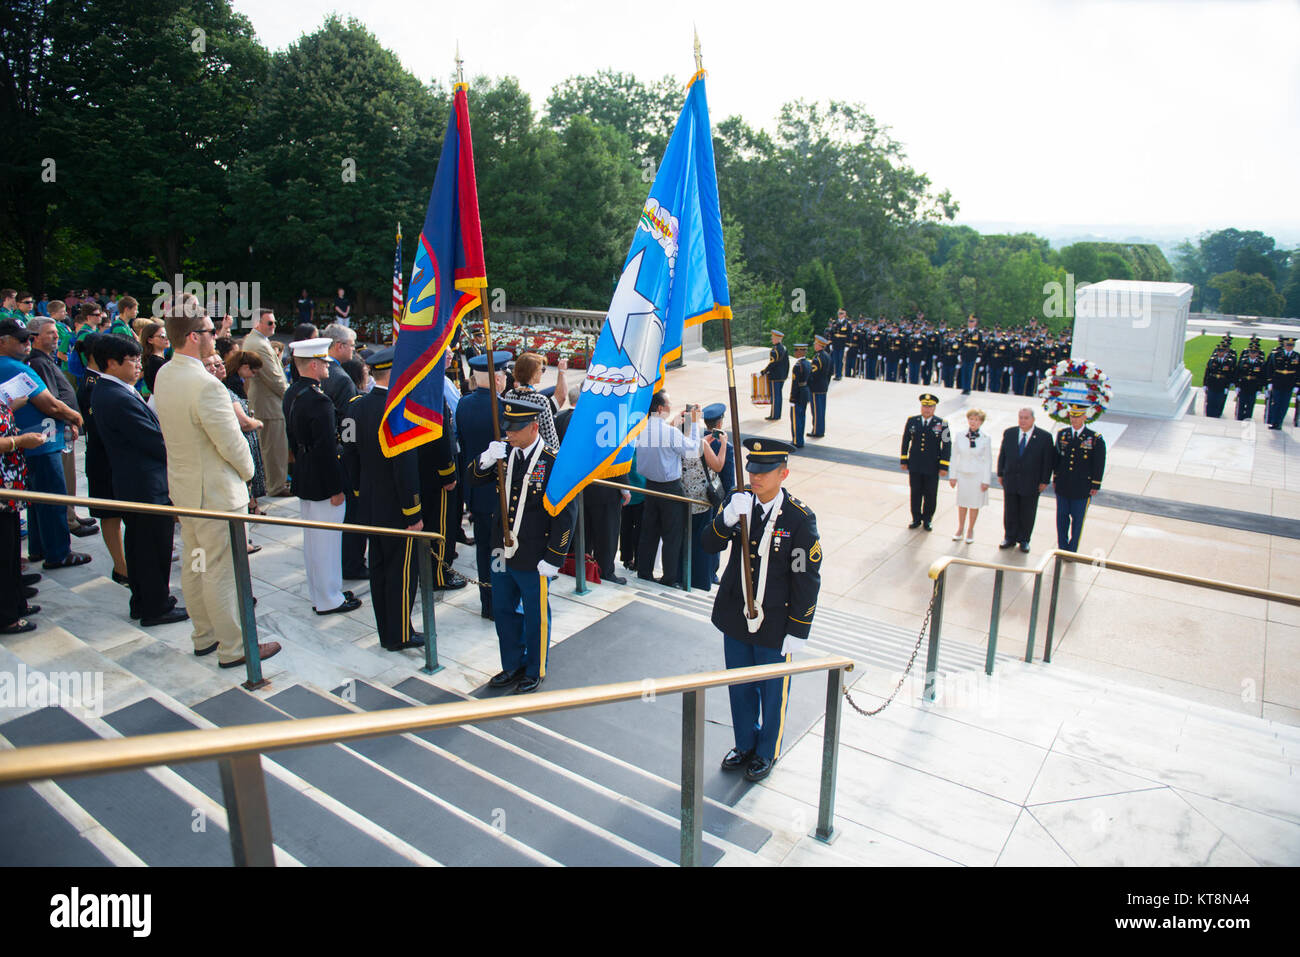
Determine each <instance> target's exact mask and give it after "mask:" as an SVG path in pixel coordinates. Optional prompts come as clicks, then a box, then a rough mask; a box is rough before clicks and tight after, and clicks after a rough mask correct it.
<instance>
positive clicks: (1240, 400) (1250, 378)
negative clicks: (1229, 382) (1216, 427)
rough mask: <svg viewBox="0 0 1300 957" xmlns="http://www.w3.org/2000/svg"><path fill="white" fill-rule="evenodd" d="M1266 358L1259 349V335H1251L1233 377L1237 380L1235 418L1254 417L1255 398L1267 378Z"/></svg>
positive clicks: (1241, 419)
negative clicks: (1248, 344)
mask: <svg viewBox="0 0 1300 957" xmlns="http://www.w3.org/2000/svg"><path fill="white" fill-rule="evenodd" d="M1267 373H1268V360H1267V359H1265V358H1264V353H1263V351H1262V350H1261V349H1260V345H1259V336H1252V337H1251V339H1250V346H1249V347H1248V348H1246V349H1245V350H1244V351H1243V352H1242V353H1241V358H1240V359H1239V360H1238V361H1237V371H1236V373H1235V376H1234V378H1235V379H1236V382H1237V419H1238V421H1243V420H1246V419H1253V418H1254V417H1255V399H1256V397H1257V396H1258V395H1259V390H1260V389H1262V388H1264V384H1265V382H1266V380H1267V377H1268V376H1267Z"/></svg>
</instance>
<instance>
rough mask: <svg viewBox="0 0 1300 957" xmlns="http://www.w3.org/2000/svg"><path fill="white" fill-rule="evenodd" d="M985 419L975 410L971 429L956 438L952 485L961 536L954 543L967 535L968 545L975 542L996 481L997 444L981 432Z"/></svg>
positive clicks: (969, 414) (969, 415) (970, 414)
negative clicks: (979, 521)
mask: <svg viewBox="0 0 1300 957" xmlns="http://www.w3.org/2000/svg"><path fill="white" fill-rule="evenodd" d="M984 418H985V416H984V413H983V412H982V411H981V410H979V409H971V410H970V411H969V412H967V413H966V424H967V425H968V426H969V428H967V430H966V431H965V432H962V433H958V434H955V435H953V437H952V461H951V463H950V468H949V472H948V475H949V479H948V484H949V485H950V486H952V487H953V488H955V489H956V490H957V532H956V534H955V535H953V537H952V540H953V541H954V542H959V541H961V539H962V535H963V534H964V535H965V537H966V544H968V545H969V544H970V543H971V542H973V541H974V540H975V519H976V518H978V517H979V513H980V509H981V508H983V507H984V506H985V505H987V504H988V501H989V485H990V484H991V483H992V481H993V443H992V442H991V441H990V440H989V436H988V435H987V434H986V433H984V432H981V431H980V428H981V426H983V425H984ZM963 529H965V531H964V533H963Z"/></svg>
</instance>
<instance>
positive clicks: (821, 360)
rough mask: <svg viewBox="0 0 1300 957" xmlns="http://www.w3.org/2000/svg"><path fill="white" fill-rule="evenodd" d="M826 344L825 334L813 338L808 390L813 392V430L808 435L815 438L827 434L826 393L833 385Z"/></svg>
mask: <svg viewBox="0 0 1300 957" xmlns="http://www.w3.org/2000/svg"><path fill="white" fill-rule="evenodd" d="M826 346H827V341H826V337H825V336H815V337H814V338H813V357H812V360H811V361H810V362H809V365H810V366H811V368H812V372H811V373H810V374H809V376H808V391H810V392H811V393H812V431H811V432H809V433H808V436H809V438H813V439H820V438H822V437H823V436H824V435H825V434H826V393H827V391H828V390H829V389H830V387H831V360H830V356H829V355H828V354H827V352H826Z"/></svg>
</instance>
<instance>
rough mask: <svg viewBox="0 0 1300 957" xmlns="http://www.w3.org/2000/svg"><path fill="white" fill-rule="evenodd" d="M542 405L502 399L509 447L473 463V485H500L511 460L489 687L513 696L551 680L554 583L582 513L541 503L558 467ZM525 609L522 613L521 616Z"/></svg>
mask: <svg viewBox="0 0 1300 957" xmlns="http://www.w3.org/2000/svg"><path fill="white" fill-rule="evenodd" d="M538 411H539V409H538V406H536V405H534V404H533V403H531V402H524V401H521V400H518V399H504V400H502V423H501V424H502V427H503V428H504V430H505V433H506V440H505V441H504V442H501V441H494V442H492V443H490V444H489V445H488V447H487V448H486V449H485V450H484V452H483V454H482V455H480V456H479V457H478V461H477V462H475V464H474V468H473V470H472V472H473V480H474V482H475V483H477V484H480V485H489V486H494V487H495V486H496V483H497V465H496V463H497V462H498V461H501V460H505V461H506V463H507V464H506V469H505V482H506V500H507V505H508V511H507V513H506V523H507V524H508V525H509V527H510V530H511V535H512V538H513V542H512V544H511V545H510V546H509V547H507V546H505V545H504V544H503V536H502V533H501V524H500V523H498V522H494V523H493V525H492V612H493V618H494V620H495V622H496V628H497V641H498V643H499V645H500V648H501V671H500V673H498V674H497V675H495V676H494V677H493V678H492V680H491V681H489V682H488V686H489V687H491V688H508V687H511V686H517V687H515V694H527V693H528V692H530V691H536V690H537V688H538V686H539V685H541V683H542V682H543V681H544V680H545V679H546V658H547V652H548V650H549V648H550V639H551V604H550V600H549V597H548V595H549V591H550V582H551V579H553V578H555V577H556V576H557V575H559V573H560V565H562V564H563V563H564V559H565V557H566V556H567V555H568V553H569V539H570V537H571V536H572V534H573V521H574V516H575V515H576V514H577V507H576V506H575V504H574V501H573V500H571V501H570V502H569V504H568V505H566V506H565V507H564V509H563V510H562V511H561V512H560V514H559V515H557V516H555V517H554V518H552V517H551V515H550V513H548V512H547V511H546V506H545V505H544V504H543V503H542V498H543V496H544V495H545V494H546V483H547V482H548V481H549V480H550V477H551V469H552V467H554V465H555V450H553V449H550V448H547V446H546V443H545V442H543V441H542V438H541V433H540V429H539V428H538V425H537V413H538ZM521 605H522V607H523V610H522V611H518V610H516V609H518V608H519V607H520V606H521Z"/></svg>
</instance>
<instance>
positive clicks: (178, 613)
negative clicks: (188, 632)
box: [140, 605, 190, 628]
mask: <svg viewBox="0 0 1300 957" xmlns="http://www.w3.org/2000/svg"><path fill="white" fill-rule="evenodd" d="M189 617H190V613H189V612H188V611H186V610H185V607H184V606H183V605H177V606H176V607H174V608H172V609H171V610H170V611H168V612H167V613H166V614H162V615H159V616H158V617H157V618H141V619H140V625H141V626H142V627H144V628H149V627H151V626H153V625H173V624H175V623H176V622H178V621H188V620H189Z"/></svg>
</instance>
